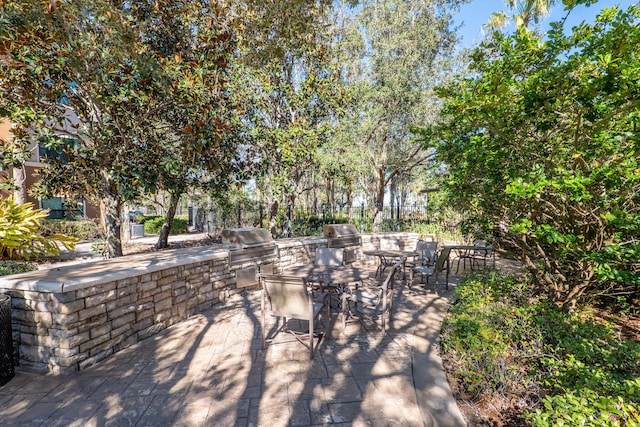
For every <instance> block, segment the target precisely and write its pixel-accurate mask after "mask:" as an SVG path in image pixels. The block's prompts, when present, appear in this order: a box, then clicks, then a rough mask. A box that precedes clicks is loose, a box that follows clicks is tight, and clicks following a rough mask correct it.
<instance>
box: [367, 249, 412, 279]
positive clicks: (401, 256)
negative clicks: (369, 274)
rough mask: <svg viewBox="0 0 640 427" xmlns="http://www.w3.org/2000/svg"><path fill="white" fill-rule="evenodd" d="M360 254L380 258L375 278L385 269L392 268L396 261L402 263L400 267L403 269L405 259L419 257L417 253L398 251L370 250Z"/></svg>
mask: <svg viewBox="0 0 640 427" xmlns="http://www.w3.org/2000/svg"><path fill="white" fill-rule="evenodd" d="M362 253H363V254H364V255H367V256H375V257H378V258H380V263H379V264H378V270H377V272H376V275H377V276H380V275H381V274H382V273H384V270H385V269H386V268H387V267H392V266H393V265H394V264H396V263H397V262H398V261H401V262H402V266H403V268H404V262H405V261H406V260H407V258H415V257H417V256H420V254H419V253H418V252H417V251H403V250H399V249H397V250H396V249H372V250H368V251H362ZM403 275H404V274H403Z"/></svg>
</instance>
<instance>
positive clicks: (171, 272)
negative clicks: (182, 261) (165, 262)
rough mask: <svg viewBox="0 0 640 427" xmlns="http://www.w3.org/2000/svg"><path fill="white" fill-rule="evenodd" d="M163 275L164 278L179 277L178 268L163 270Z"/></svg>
mask: <svg viewBox="0 0 640 427" xmlns="http://www.w3.org/2000/svg"><path fill="white" fill-rule="evenodd" d="M161 275H162V277H163V278H164V277H170V276H177V275H178V268H176V267H171V268H166V269H164V270H161Z"/></svg>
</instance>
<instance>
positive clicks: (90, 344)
mask: <svg viewBox="0 0 640 427" xmlns="http://www.w3.org/2000/svg"><path fill="white" fill-rule="evenodd" d="M110 338H111V337H110V336H109V334H106V335H100V336H97V337H95V338H93V339H90V340H89V341H87V342H84V343H82V344H80V352H81V353H84V352H90V351H91V349H92V348H94V347H96V346H98V345H100V344H102V343H103V342H105V341H108V340H109V339H110Z"/></svg>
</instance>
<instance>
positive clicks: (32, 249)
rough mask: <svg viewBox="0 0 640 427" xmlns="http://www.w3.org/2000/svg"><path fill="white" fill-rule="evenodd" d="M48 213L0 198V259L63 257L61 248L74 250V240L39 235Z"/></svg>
mask: <svg viewBox="0 0 640 427" xmlns="http://www.w3.org/2000/svg"><path fill="white" fill-rule="evenodd" d="M46 217H47V211H46V210H42V209H34V208H33V205H32V204H31V203H26V204H22V205H19V204H17V203H16V202H15V200H14V199H13V198H11V197H9V198H6V199H5V198H2V197H0V258H3V259H24V260H27V261H28V260H30V259H31V258H34V257H38V256H41V255H56V254H58V253H60V249H61V248H60V247H59V246H58V245H61V246H62V247H64V248H65V249H67V250H73V249H74V248H75V243H76V242H77V241H78V239H76V238H75V237H69V236H64V235H61V234H52V235H49V236H43V235H41V234H40V222H41V221H42V220H43V219H44V218H46Z"/></svg>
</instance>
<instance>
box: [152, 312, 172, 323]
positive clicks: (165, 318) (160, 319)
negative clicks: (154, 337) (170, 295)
mask: <svg viewBox="0 0 640 427" xmlns="http://www.w3.org/2000/svg"><path fill="white" fill-rule="evenodd" d="M172 317H173V313H172V312H171V310H165V311H161V312H159V313H156V314H155V315H154V316H153V321H154V323H156V324H157V323H166V324H167V325H172V324H173V322H170V321H169V320H171V318H172Z"/></svg>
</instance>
